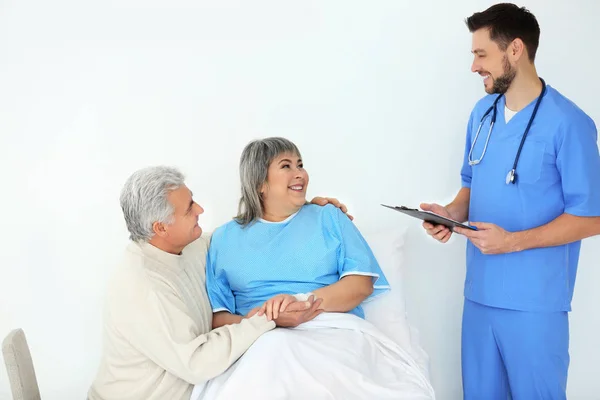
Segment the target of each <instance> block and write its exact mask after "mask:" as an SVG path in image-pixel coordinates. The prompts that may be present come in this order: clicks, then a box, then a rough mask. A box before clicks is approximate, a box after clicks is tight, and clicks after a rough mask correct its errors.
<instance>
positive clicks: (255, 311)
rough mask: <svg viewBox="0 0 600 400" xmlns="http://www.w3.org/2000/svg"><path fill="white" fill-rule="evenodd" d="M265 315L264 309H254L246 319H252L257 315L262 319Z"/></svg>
mask: <svg viewBox="0 0 600 400" xmlns="http://www.w3.org/2000/svg"><path fill="white" fill-rule="evenodd" d="M263 314H264V311H263V310H262V307H254V308H253V309H252V310H250V312H249V313H248V314H247V315H246V316H245V317H244V318H252V317H254V316H255V315H258V316H259V317H260V316H261V315H263Z"/></svg>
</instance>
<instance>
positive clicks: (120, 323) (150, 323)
mask: <svg viewBox="0 0 600 400" xmlns="http://www.w3.org/2000/svg"><path fill="white" fill-rule="evenodd" d="M207 250H208V240H207V239H206V238H204V237H201V238H200V239H198V240H196V241H195V242H194V243H192V244H190V245H188V247H186V248H185V249H184V251H183V252H182V254H181V255H173V254H170V253H166V252H164V251H162V250H159V249H158V248H156V247H154V246H152V245H150V244H148V243H133V242H132V243H130V245H129V246H128V248H127V251H126V252H125V257H124V259H123V262H122V263H121V265H120V266H119V268H117V271H116V274H115V276H114V277H113V279H112V280H111V282H110V284H109V290H108V296H107V303H106V307H105V315H104V345H103V354H102V359H101V362H100V368H99V370H98V374H97V376H96V379H95V381H94V383H93V384H92V387H91V388H90V390H89V393H88V396H89V399H90V400H138V399H139V400H154V399H160V400H163V399H168V400H188V399H189V398H190V395H191V393H192V389H193V385H194V384H197V383H201V382H204V381H206V380H209V379H211V378H213V377H215V376H217V375H219V374H221V373H222V372H224V371H225V370H226V369H227V368H228V367H229V366H230V365H231V364H233V363H234V362H235V361H236V360H237V359H238V358H239V357H240V356H241V355H242V354H243V353H244V352H245V351H246V350H247V349H248V347H250V345H251V344H252V343H253V342H254V341H255V340H256V339H257V338H258V337H259V336H260V335H261V334H263V333H265V332H267V331H269V330H271V329H273V328H274V327H275V323H274V322H273V321H267V320H266V318H265V316H261V317H258V316H254V317H252V318H249V319H244V320H243V321H242V322H241V323H239V324H233V325H226V326H223V327H221V328H218V329H215V330H212V331H211V328H212V310H211V306H210V303H209V300H208V297H207V295H206V290H205V266H206V252H207Z"/></svg>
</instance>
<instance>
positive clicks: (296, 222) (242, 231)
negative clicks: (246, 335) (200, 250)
mask: <svg viewBox="0 0 600 400" xmlns="http://www.w3.org/2000/svg"><path fill="white" fill-rule="evenodd" d="M353 274H357V275H368V276H372V277H373V280H374V291H373V294H371V296H370V298H372V297H373V296H376V295H378V294H380V293H382V292H383V291H385V290H388V289H389V284H388V281H387V279H386V278H385V276H384V274H383V272H382V271H381V268H380V267H379V264H378V263H377V260H376V259H375V257H374V255H373V253H372V251H371V249H370V248H369V246H368V244H367V243H366V241H365V240H364V238H363V237H362V235H361V234H360V232H359V231H358V229H357V228H356V227H355V226H354V224H353V223H352V221H350V219H349V218H348V217H347V216H346V215H344V213H342V212H341V211H340V210H339V209H337V208H336V207H334V206H332V205H326V206H324V207H322V206H317V205H305V206H303V207H302V209H300V211H298V212H297V213H296V214H294V215H292V216H290V217H289V218H288V219H286V220H285V221H282V222H267V221H263V220H259V221H257V222H255V223H252V224H250V225H248V226H246V227H242V226H241V225H239V224H238V223H237V222H235V221H231V222H229V223H227V224H225V225H223V226H221V227H219V228H218V229H216V230H215V232H214V233H213V235H212V241H211V244H210V247H209V251H208V257H207V263H206V286H207V292H208V297H209V299H210V302H211V305H212V308H213V311H214V312H218V311H229V312H230V313H232V314H239V315H246V314H247V313H248V312H249V311H250V310H252V309H253V308H254V307H258V306H260V305H262V304H263V303H264V302H265V301H267V300H268V299H270V298H272V297H274V296H276V295H278V294H282V293H283V294H296V293H307V292H312V291H314V290H316V289H319V288H322V287H325V286H328V285H331V284H333V283H335V282H337V281H338V280H339V279H340V278H341V277H344V276H346V275H353ZM350 313H352V314H355V315H357V316H359V317H361V318H364V312H363V309H362V307H361V306H358V307H356V308H355V309H353V310H351V311H350Z"/></svg>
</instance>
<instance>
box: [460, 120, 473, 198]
mask: <svg viewBox="0 0 600 400" xmlns="http://www.w3.org/2000/svg"><path fill="white" fill-rule="evenodd" d="M473 114H474V111H472V112H471V116H470V117H469V123H468V124H467V134H466V136H465V151H464V154H463V163H462V168H461V169H460V182H461V186H462V187H465V188H469V189H470V188H471V178H472V177H473V175H472V167H471V166H470V165H469V151H470V150H471V143H472V139H471V135H472V134H471V131H472V128H473Z"/></svg>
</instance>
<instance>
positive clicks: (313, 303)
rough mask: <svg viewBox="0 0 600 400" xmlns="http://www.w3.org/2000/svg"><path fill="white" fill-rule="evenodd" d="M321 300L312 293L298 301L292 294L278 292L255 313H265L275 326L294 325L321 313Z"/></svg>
mask: <svg viewBox="0 0 600 400" xmlns="http://www.w3.org/2000/svg"><path fill="white" fill-rule="evenodd" d="M322 302H323V300H322V299H315V296H314V295H311V296H310V297H309V298H308V299H307V300H306V301H298V300H297V299H296V298H295V297H294V296H292V295H289V294H280V295H277V296H275V297H273V298H271V299H269V300H267V301H266V302H265V304H263V306H262V307H260V308H258V310H257V311H256V312H255V313H257V314H258V315H262V314H265V315H266V316H267V319H268V320H269V321H271V320H272V321H275V323H276V324H277V326H281V327H295V326H298V325H300V324H301V323H303V322H307V321H310V320H312V319H313V318H315V317H316V316H317V315H319V314H321V313H322V312H323V310H322V309H319V306H320V305H321V303H322ZM254 310H256V309H254ZM254 310H253V311H254Z"/></svg>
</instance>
